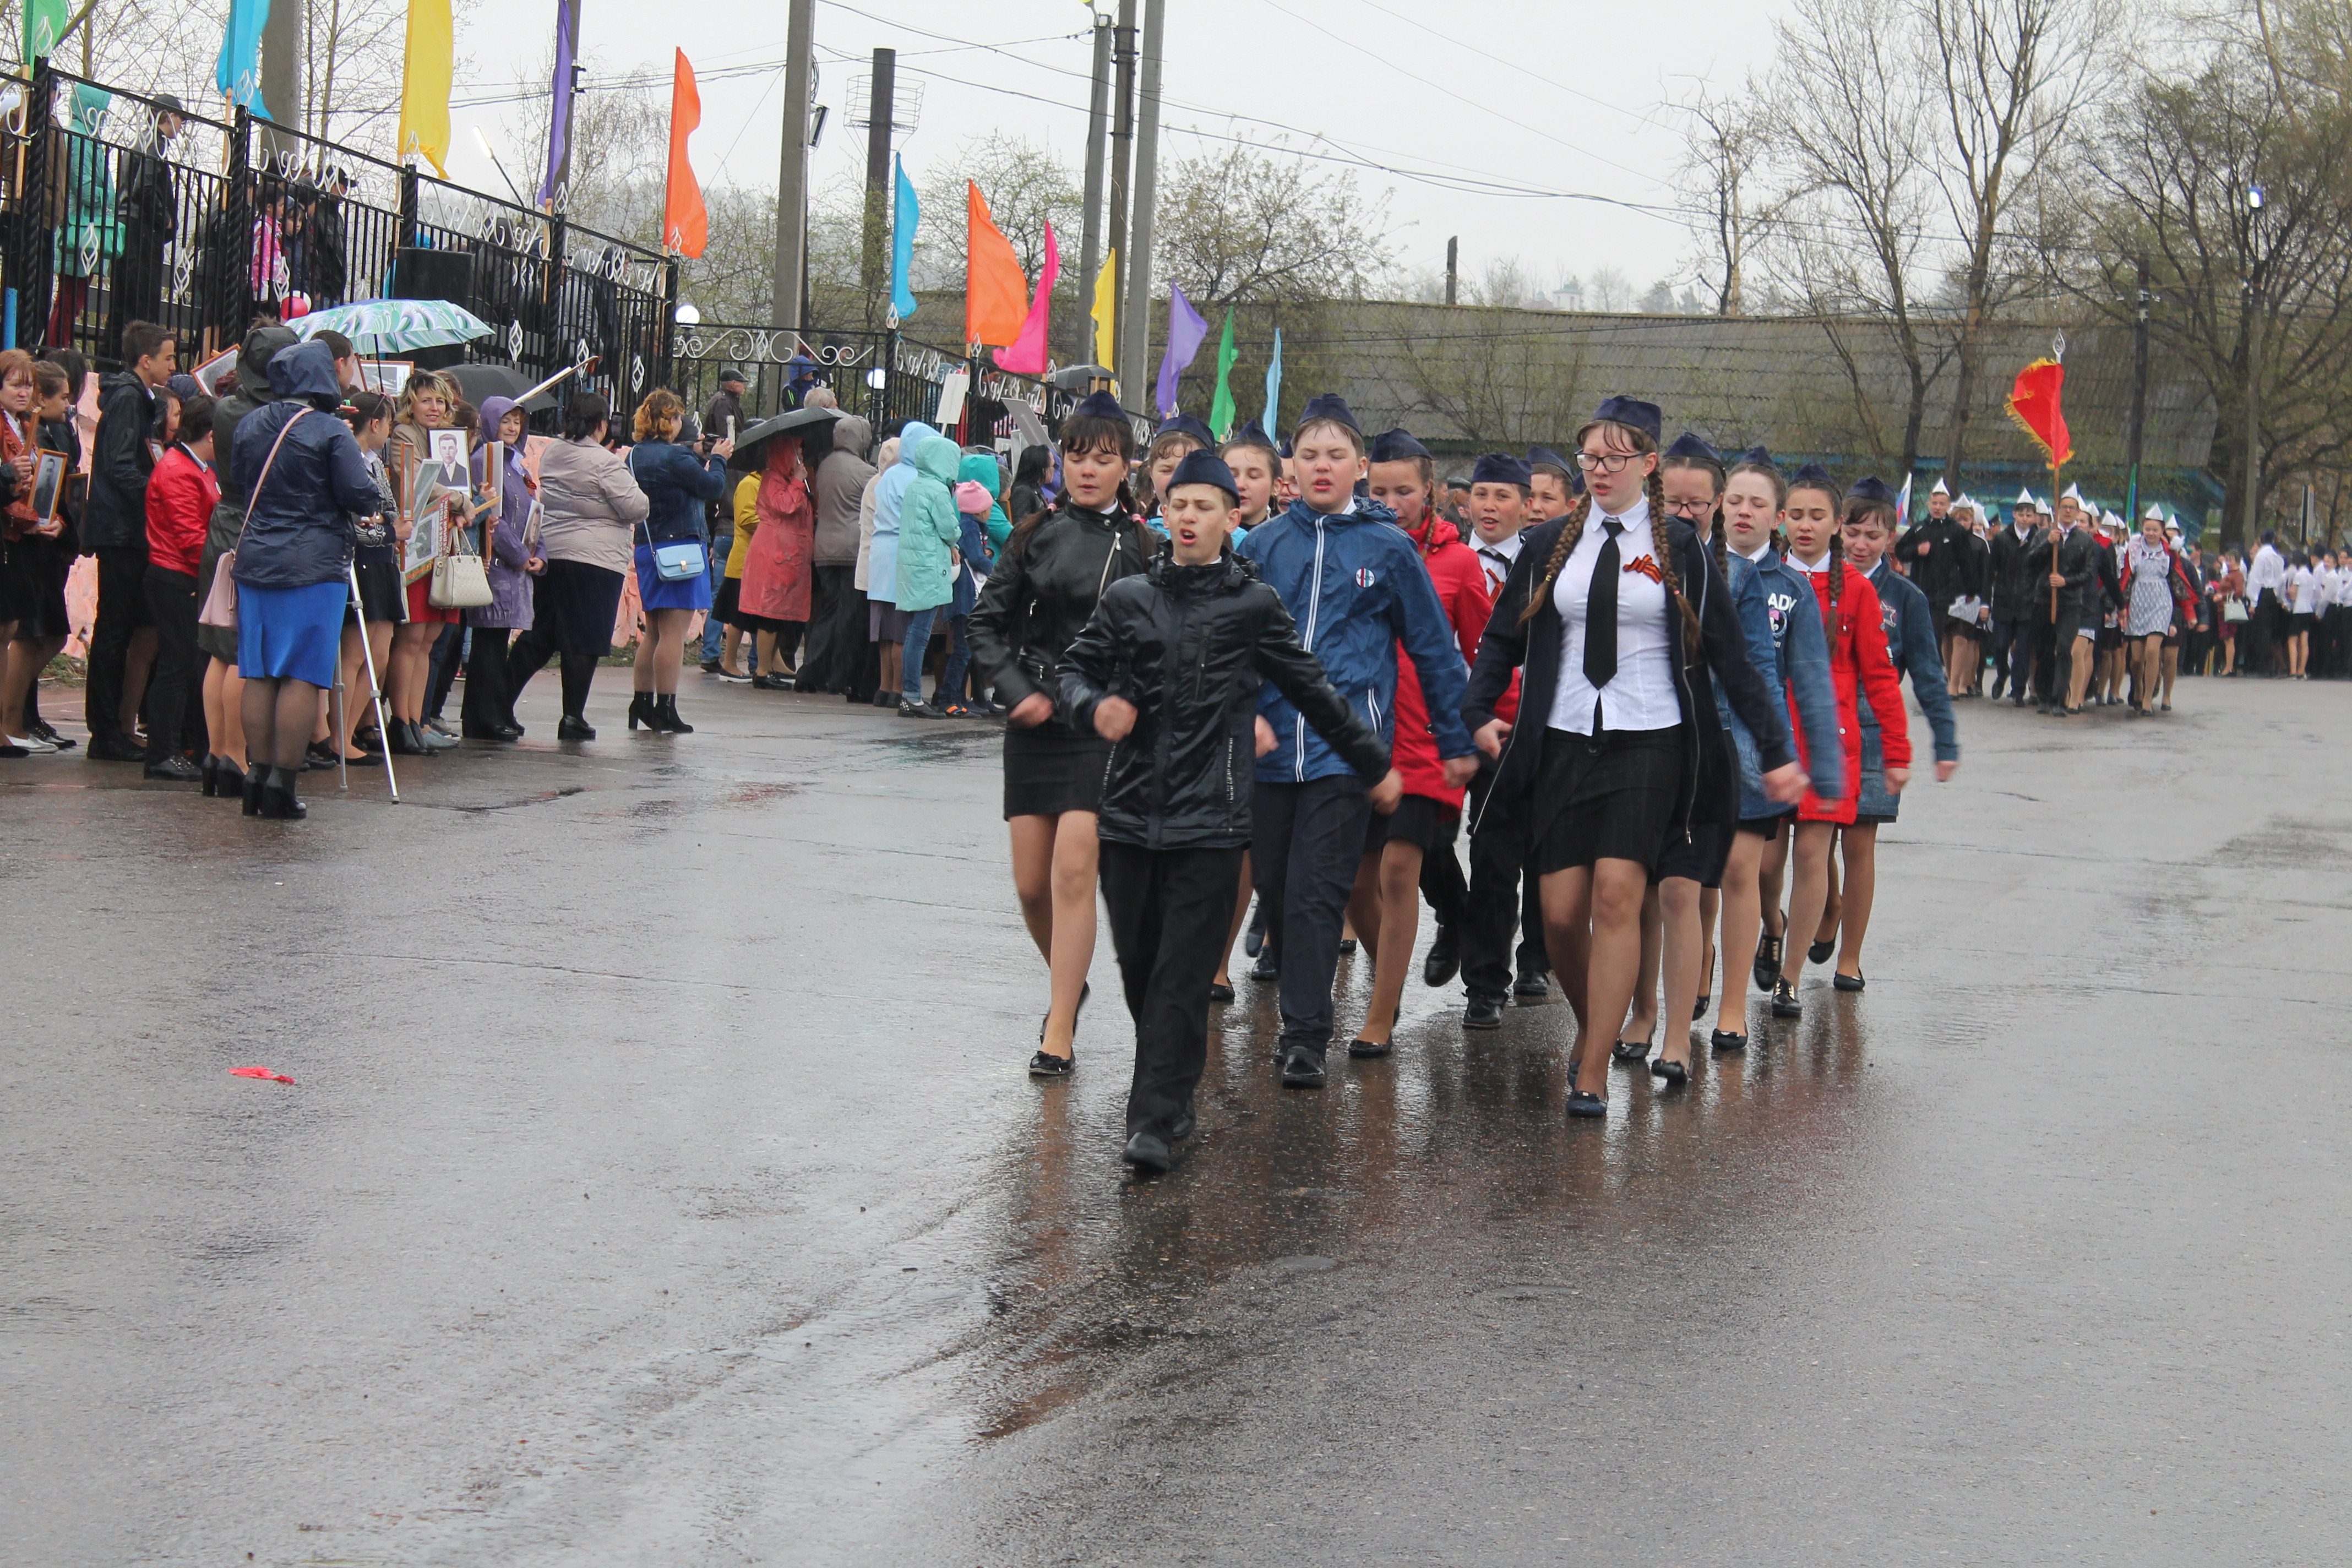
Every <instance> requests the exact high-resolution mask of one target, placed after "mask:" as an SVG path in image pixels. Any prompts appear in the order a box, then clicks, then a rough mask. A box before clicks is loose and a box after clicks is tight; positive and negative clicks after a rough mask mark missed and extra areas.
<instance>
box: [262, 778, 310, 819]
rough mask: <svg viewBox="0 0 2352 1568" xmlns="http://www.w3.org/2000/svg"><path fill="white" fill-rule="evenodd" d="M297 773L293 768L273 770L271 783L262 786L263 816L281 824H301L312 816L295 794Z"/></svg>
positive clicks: (308, 808) (307, 807)
mask: <svg viewBox="0 0 2352 1568" xmlns="http://www.w3.org/2000/svg"><path fill="white" fill-rule="evenodd" d="M297 776H298V775H297V773H296V772H295V770H294V769H292V768H272V769H270V770H269V782H268V783H267V784H263V785H262V786H261V815H262V816H266V817H269V818H272V819H274V820H276V821H279V822H299V821H301V820H302V819H303V818H304V817H306V816H310V807H309V806H307V805H303V804H302V800H301V797H300V796H299V795H296V794H295V793H294V781H295V779H296V777H297Z"/></svg>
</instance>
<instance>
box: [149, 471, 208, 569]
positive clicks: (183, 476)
mask: <svg viewBox="0 0 2352 1568" xmlns="http://www.w3.org/2000/svg"><path fill="white" fill-rule="evenodd" d="M219 504H220V480H219V479H215V478H214V477H213V471H212V469H211V468H209V467H207V466H206V465H205V464H203V463H200V462H198V461H196V459H195V458H193V457H191V456H190V455H189V453H188V449H187V447H173V448H172V449H171V450H170V451H168V452H166V453H164V454H163V458H162V460H161V461H159V462H157V463H156V465H155V472H154V473H153V474H152V475H151V476H150V477H149V479H148V480H147V563H148V564H149V565H150V566H157V567H161V568H162V569H163V570H164V571H166V572H184V573H185V574H187V575H189V576H191V577H193V576H194V575H195V574H196V568H197V566H198V565H199V564H201V563H202V562H203V560H204V555H205V530H207V529H209V528H210V527H211V526H212V522H213V508H214V507H215V506H217V505H219Z"/></svg>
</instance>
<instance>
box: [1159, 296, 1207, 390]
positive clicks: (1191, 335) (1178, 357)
mask: <svg viewBox="0 0 2352 1568" xmlns="http://www.w3.org/2000/svg"><path fill="white" fill-rule="evenodd" d="M1208 341H1209V319H1208V318H1207V317H1206V316H1203V315H1202V314H1201V312H1200V311H1198V310H1194V309H1192V300H1187V299H1186V298H1184V290H1183V289H1180V288H1178V287H1177V286H1176V285H1175V284H1173V283H1171V284H1170V285H1168V352H1167V353H1166V354H1164V355H1162V356H1161V358H1160V396H1159V403H1160V417H1161V418H1162V419H1165V418H1167V417H1168V416H1170V415H1171V414H1173V413H1175V412H1176V378H1177V377H1178V376H1180V375H1181V374H1184V367H1185V366H1186V365H1188V364H1191V363H1192V356H1193V355H1194V354H1196V353H1200V352H1201V345H1202V343H1204V342H1208Z"/></svg>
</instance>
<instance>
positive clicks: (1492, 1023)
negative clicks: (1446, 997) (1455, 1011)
mask: <svg viewBox="0 0 2352 1568" xmlns="http://www.w3.org/2000/svg"><path fill="white" fill-rule="evenodd" d="M1462 1026H1463V1027H1464V1028H1465V1029H1499V1028H1501V1027H1502V1026H1503V999H1502V998H1501V997H1500V996H1473V997H1471V998H1470V1001H1469V1005H1466V1006H1465V1007H1464V1008H1463V1009H1462Z"/></svg>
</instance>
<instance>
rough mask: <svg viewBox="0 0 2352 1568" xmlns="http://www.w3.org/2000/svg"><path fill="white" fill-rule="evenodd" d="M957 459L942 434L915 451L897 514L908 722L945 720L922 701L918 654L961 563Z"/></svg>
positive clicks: (958, 453)
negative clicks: (909, 479) (910, 477)
mask: <svg viewBox="0 0 2352 1568" xmlns="http://www.w3.org/2000/svg"><path fill="white" fill-rule="evenodd" d="M962 460H963V448H962V447H958V446H957V445H956V444H955V443H954V442H953V441H950V440H949V439H948V438H947V437H945V436H931V437H926V438H925V439H924V440H923V441H922V442H920V443H919V445H918V446H917V447H915V479H914V481H913V482H912V483H911V484H909V485H908V487H907V493H906V501H905V504H904V505H903V506H902V507H901V508H900V509H899V512H898V608H899V609H901V610H903V611H905V612H906V613H907V616H908V619H907V647H906V658H905V663H904V665H903V667H902V669H903V673H902V675H901V678H900V681H899V688H900V695H901V698H902V699H903V700H902V701H901V702H900V704H899V708H898V711H899V713H900V714H901V715H902V716H903V717H905V718H908V719H944V718H946V717H947V715H946V714H945V713H944V712H942V711H940V709H939V708H938V707H935V706H933V705H932V704H930V703H929V702H926V701H924V700H923V650H924V647H925V646H926V645H927V644H929V641H930V637H931V625H932V623H933V622H935V621H937V620H938V619H939V615H940V606H941V605H945V604H947V603H948V602H949V601H950V599H952V598H954V597H955V574H956V569H957V568H958V566H960V565H961V560H960V559H959V556H958V552H957V550H956V542H957V539H958V538H959V536H961V533H962V532H963V520H962V519H961V517H959V516H958V515H957V513H956V505H955V485H956V473H957V470H958V468H959V467H960V466H961V462H962ZM942 700H944V694H943V695H942Z"/></svg>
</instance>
